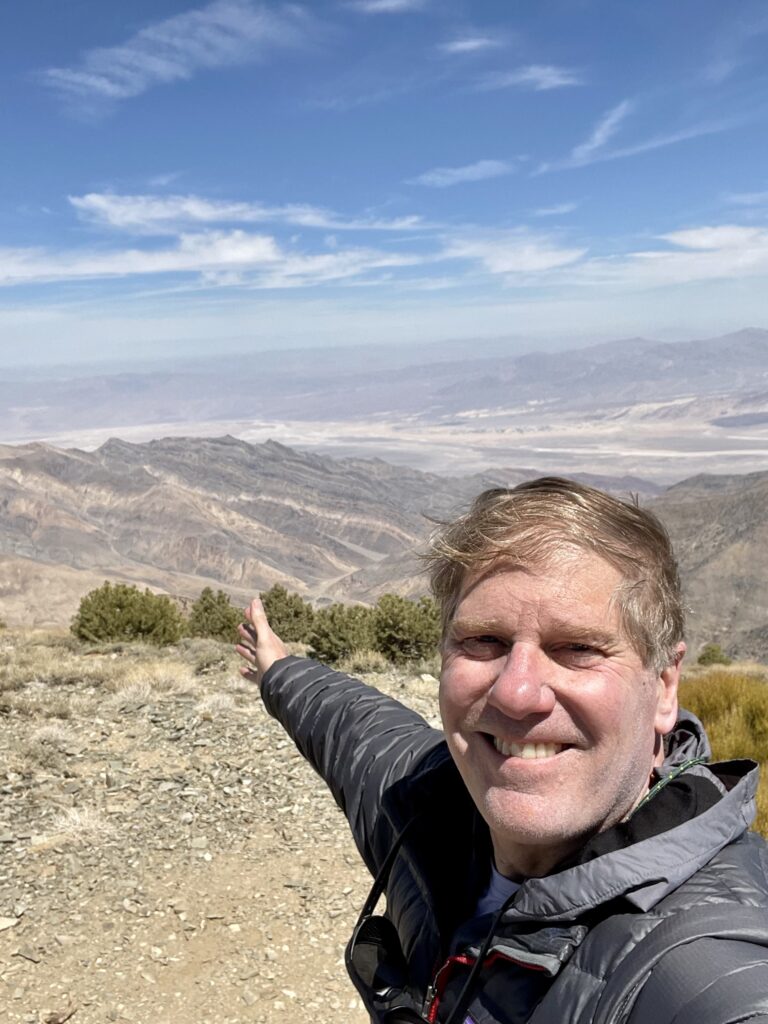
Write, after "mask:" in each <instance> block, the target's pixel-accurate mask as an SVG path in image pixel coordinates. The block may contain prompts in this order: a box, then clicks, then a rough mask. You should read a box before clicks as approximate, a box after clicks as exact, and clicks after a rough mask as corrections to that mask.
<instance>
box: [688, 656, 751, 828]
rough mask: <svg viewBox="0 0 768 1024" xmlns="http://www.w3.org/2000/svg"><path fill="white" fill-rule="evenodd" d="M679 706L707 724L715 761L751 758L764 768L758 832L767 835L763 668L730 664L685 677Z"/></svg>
mask: <svg viewBox="0 0 768 1024" xmlns="http://www.w3.org/2000/svg"><path fill="white" fill-rule="evenodd" d="M680 703H681V704H682V705H683V706H684V707H686V708H688V709H689V710H691V711H693V713H694V714H695V715H698V716H699V718H700V719H701V720H702V722H703V723H704V726H705V727H706V730H707V733H708V734H709V739H710V742H711V744H712V753H713V756H714V759H715V760H718V761H721V760H722V761H729V760H732V759H736V758H742V757H749V758H752V759H753V760H755V761H758V762H759V763H760V764H761V765H762V766H763V771H762V773H761V774H762V777H761V780H760V787H759V789H758V793H757V819H756V822H755V828H756V829H757V830H758V831H759V832H761V833H762V834H763V835H765V836H768V770H767V769H766V763H768V684H767V683H766V670H765V667H764V666H756V665H747V666H744V665H741V666H735V665H728V666H717V667H716V668H710V669H708V670H707V671H706V672H697V673H695V674H687V675H686V678H685V680H684V681H683V684H682V686H681V687H680Z"/></svg>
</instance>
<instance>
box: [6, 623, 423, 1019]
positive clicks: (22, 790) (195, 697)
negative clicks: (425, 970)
mask: <svg viewBox="0 0 768 1024" xmlns="http://www.w3.org/2000/svg"><path fill="white" fill-rule="evenodd" d="M236 665H237V662H236V660H235V659H234V657H233V656H232V655H231V654H230V652H229V649H228V648H226V647H224V646H222V645H217V644H215V643H213V642H207V641H196V642H195V641H187V642H186V646H184V645H182V648H180V649H177V650H176V651H170V652H165V653H164V654H163V655H159V654H157V653H156V652H148V651H147V649H145V648H130V647H124V648H120V649H109V648H103V649H97V650H93V651H92V652H90V653H84V652H83V651H81V650H77V649H75V648H74V646H73V645H72V644H71V643H70V642H69V641H67V640H66V638H64V637H62V636H59V637H50V636H43V637H40V636H34V635H29V634H22V633H5V634H0V735H1V736H2V742H1V743H0V1018H1V1019H2V1020H3V1021H6V1022H8V1024H17V1022H24V1024H64V1022H65V1021H66V1020H72V1021H73V1024H97V1022H98V1024H102V1022H126V1024H127V1022H131V1024H181V1022H185V1024H186V1022H188V1021H190V1020H192V1021H198V1022H205V1024H246V1022H248V1024H256V1022H261V1024H264V1022H270V1024H271V1022H275V1024H277V1022H282V1021H286V1022H287V1021H290V1022H291V1024H310V1022H311V1024H364V1022H365V1021H366V1020H367V1017H366V1014H365V1013H364V1012H363V1010H362V1008H361V1004H360V1002H359V999H358V997H357V993H356V992H355V990H354V988H353V987H352V985H351V983H350V982H349V981H348V979H347V977H346V973H345V970H344V966H343V951H344V946H345V944H346V941H347V939H348V937H349V934H350V931H351V927H352V924H353V922H354V920H355V918H356V916H357V913H358V910H359V907H360V906H361V903H362V901H363V899H364V897H365V894H366V893H367V890H368V886H369V884H370V879H369V877H368V875H367V872H366V870H365V868H364V867H363V866H362V863H361V861H360V858H359V855H358V854H357V851H356V849H355V848H354V845H353V843H352V841H351V839H350V837H349V835H348V832H347V828H346V823H345V821H344V819H343V817H342V815H341V813H340V812H339V811H338V809H337V808H336V806H335V804H334V803H333V801H332V799H331V797H330V796H329V794H328V793H327V791H326V790H325V787H324V785H323V783H322V782H321V780H320V779H319V778H318V777H317V776H316V775H315V774H314V773H313V772H312V770H311V769H310V768H309V767H308V766H307V765H306V764H305V763H304V762H303V760H302V758H301V757H300V755H299V754H298V753H297V751H296V750H295V748H294V746H293V744H292V743H291V742H290V741H289V740H288V739H287V738H286V736H285V735H284V733H283V732H282V730H281V729H280V727H279V726H278V725H277V724H276V723H275V722H274V721H273V720H272V719H270V718H269V717H268V715H267V714H266V712H265V711H264V709H263V707H262V705H261V701H260V700H259V698H258V695H257V694H256V693H255V692H254V688H253V687H252V686H251V685H249V684H245V683H244V682H243V680H242V679H241V678H240V676H239V675H238V674H237V669H236ZM369 681H373V682H374V683H375V684H376V685H378V686H380V687H381V688H382V689H384V690H386V691H387V692H390V693H392V694H393V695H395V696H398V697H399V698H401V699H403V700H404V701H405V702H406V703H409V704H411V705H412V706H413V707H415V708H416V709H417V710H418V711H420V712H421V713H422V714H424V715H425V716H426V717H428V718H429V719H430V720H431V721H435V720H436V719H435V715H436V707H435V704H436V701H435V696H436V686H435V684H434V680H430V679H429V678H419V677H408V676H406V675H404V674H399V673H396V672H394V671H389V672H387V673H384V674H379V675H376V676H371V677H370V679H369Z"/></svg>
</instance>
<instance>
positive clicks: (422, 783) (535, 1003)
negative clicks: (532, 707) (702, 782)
mask: <svg viewBox="0 0 768 1024" xmlns="http://www.w3.org/2000/svg"><path fill="white" fill-rule="evenodd" d="M262 696H263V698H264V702H265V704H266V707H267V709H268V710H269V712H270V713H271V714H272V715H274V716H275V717H276V718H277V719H278V720H279V721H280V722H281V724H282V725H283V726H284V727H285V729H286V730H287V732H288V733H289V734H290V735H291V737H292V738H293V739H294V741H295V743H296V745H297V747H298V748H299V750H300V751H301V753H302V754H303V755H304V756H305V757H306V758H307V760H309V762H310V763H311V764H312V765H313V766H314V768H315V769H316V770H317V771H318V772H319V773H320V775H321V776H322V777H323V778H324V779H325V781H326V782H327V784H328V786H329V787H330V789H331V791H332V793H333V795H334V797H335V799H336V801H337V803H338V804H339V806H340V807H341V809H342V810H343V811H344V813H345V814H346V816H347V819H348V820H349V824H350V827H351V829H352V833H353V835H354V838H355V842H356V843H357V846H358V848H359V850H360V853H361V855H362V856H363V858H364V860H365V862H366V864H367V866H368V868H369V870H370V871H371V873H372V874H373V875H379V876H380V877H382V884H384V882H386V898H387V904H386V906H387V910H386V919H381V918H372V919H371V920H370V921H369V923H368V924H367V925H365V926H364V928H363V933H362V935H361V937H362V938H365V940H366V941H365V942H363V943H358V944H357V945H356V949H355V952H354V954H353V955H352V956H351V958H350V957H348V966H350V967H351V973H352V976H353V980H354V981H355V984H356V985H357V987H358V989H359V991H360V992H361V995H362V996H363V998H364V1000H365V1003H366V1006H367V1008H368V1010H369V1012H370V1014H371V1017H372V1020H374V1021H377V1022H378V1021H380V1022H384V1021H392V1022H393V1024H395V1022H400V1021H418V1020H428V1021H434V1022H435V1024H442V1022H444V1021H447V1020H449V1018H450V1020H451V1024H465V1022H469V1024H566V1022H574V1024H575V1022H592V1021H595V1022H597V1021H598V1020H600V1021H607V1020H609V1019H610V1020H611V1021H619V1020H621V1021H624V1020H628V1021H629V1024H737V1022H746V1021H749V1022H751V1024H768V947H767V946H766V944H768V852H766V844H765V842H764V841H763V840H762V839H760V838H759V837H757V836H756V835H754V834H752V833H749V832H747V831H746V830H747V829H748V827H749V824H750V823H751V821H752V818H753V816H754V794H755V789H756V785H757V769H756V766H755V765H754V763H753V762H748V761H734V762H727V763H725V764H722V765H708V766H703V765H700V766H697V767H694V768H691V769H689V771H691V772H693V773H698V774H700V775H702V776H706V778H707V779H709V780H710V781H711V782H713V783H714V784H715V785H716V786H717V789H718V791H719V792H720V793H721V794H722V795H721V797H720V799H719V800H717V801H716V802H715V803H714V805H713V806H710V807H708V808H707V809H705V810H704V811H703V812H702V813H700V814H698V815H697V816H696V817H694V818H692V819H691V820H688V821H684V822H683V823H681V824H679V825H677V826H674V827H672V828H670V829H668V830H667V831H665V832H663V833H662V834H659V835H655V836H653V837H651V838H648V839H645V840H643V841H641V842H636V843H634V844H633V845H630V846H627V847H625V848H622V849H618V850H615V851H612V852H609V853H606V854H605V855H602V856H598V857H596V858H595V859H592V860H589V861H588V862H587V863H580V864H578V865H576V866H574V867H570V868H566V869H564V870H561V871H559V872H557V873H555V874H552V875H549V876H546V877H544V878H532V879H529V880H528V881H526V882H525V883H524V884H523V885H522V886H521V887H520V889H519V890H518V891H517V893H516V894H515V896H514V897H513V899H512V900H511V901H510V902H509V903H508V904H507V905H506V906H505V907H504V908H503V910H502V911H500V912H499V913H498V914H497V915H495V916H494V915H489V916H488V918H487V919H477V920H475V921H473V922H471V925H470V926H469V927H468V928H465V929H461V926H462V924H463V923H464V922H467V920H468V919H470V918H471V917H472V914H473V911H474V907H475V905H476V901H477V898H478V895H479V893H480V892H481V891H482V888H483V885H484V883H485V880H486V879H487V874H488V865H489V864H490V859H491V851H490V841H489V836H488V831H487V828H486V826H485V824H484V822H483V821H482V819H481V818H480V816H479V814H478V813H477V811H476V809H475V807H474V805H473V804H472V802H471V800H470V798H469V795H468V793H467V791H466V789H465V787H464V785H463V783H462V781H461V778H460V776H459V774H458V772H457V770H456V768H455V766H454V765H453V761H452V760H451V758H450V755H449V753H448V750H447V747H446V744H445V742H444V739H443V735H442V733H441V732H439V731H438V730H436V729H433V728H431V727H430V726H429V725H428V724H427V723H426V722H425V721H424V720H423V719H422V718H421V717H420V716H419V715H417V714H415V713H414V712H412V711H410V710H409V709H407V708H405V707H404V706H403V705H401V704H400V703H399V702H397V701H395V700H392V699H390V698H388V697H385V696H383V695H382V694H381V693H380V692H379V691H378V690H375V689H373V688H371V687H368V686H365V685H364V684H363V683H360V682H358V681H357V680H354V679H350V678H349V677H348V676H345V675H343V674H341V673H338V672H333V671H332V670H330V669H328V668H326V667H325V666H323V665H320V664H318V663H317V662H313V661H309V660H306V659H299V658H285V659H283V660H281V661H279V662H277V663H276V664H275V665H274V666H273V667H272V668H271V669H270V670H269V672H267V673H266V675H265V677H264V680H263V682H262ZM701 755H706V756H708V755H709V749H708V745H707V742H706V737H705V736H704V734H703V730H701V727H700V725H699V723H698V722H697V721H696V720H695V719H694V718H693V716H681V721H680V722H679V723H678V727H677V729H676V731H675V733H674V734H673V736H672V743H671V746H670V750H669V754H668V757H667V760H666V761H665V765H664V768H662V769H661V773H662V774H663V773H664V772H670V771H673V770H674V768H675V766H676V765H679V764H680V763H682V762H683V761H686V760H688V759H690V758H692V757H696V756H701ZM393 851H395V852H394V853H393ZM388 858H389V861H391V864H388V863H386V862H387V860H388ZM382 869H384V870H383V872H382ZM383 876H386V877H385V878H384V877H383ZM707 905H711V906H712V907H713V908H714V909H715V910H717V909H719V907H725V908H730V910H726V917H725V920H726V927H723V928H720V929H719V931H718V932H717V934H718V935H719V936H720V937H718V938H712V937H706V938H697V939H696V940H695V941H693V942H684V943H682V944H681V945H679V946H678V947H677V948H675V949H674V950H672V951H669V952H665V955H664V956H662V957H661V959H659V961H658V963H657V964H656V966H655V967H654V968H653V970H652V971H651V972H650V974H649V973H648V971H647V970H646V971H644V972H643V973H642V975H641V977H640V978H639V979H635V980H634V981H633V983H632V992H631V999H630V1000H629V1001H628V1002H627V1003H626V1006H625V1005H624V1004H623V1003H622V1007H621V1008H620V1012H619V1011H617V1012H616V1013H615V1014H614V1015H610V1016H605V1015H604V1014H603V1012H602V1010H601V1009H599V1005H600V998H601V996H602V995H603V993H604V990H605V988H606V983H607V982H608V981H609V980H610V978H611V976H612V975H613V974H614V972H619V971H621V969H622V965H624V967H625V968H626V966H627V964H629V963H630V961H631V953H632V951H633V949H636V948H638V952H639V947H638V944H639V943H641V941H642V940H643V939H644V938H645V937H646V936H649V935H650V933H651V932H655V929H657V928H660V929H661V930H660V931H659V932H656V933H655V935H656V938H657V939H658V938H660V937H662V936H664V935H665V934H668V933H669V934H671V933H672V930H673V929H674V928H675V927H679V925H680V923H681V922H683V923H684V922H685V920H686V914H688V916H690V912H692V911H694V909H695V908H701V907H703V906H707ZM715 905H717V906H715ZM731 915H732V916H731ZM731 919H732V920H733V921H734V927H733V928H731V927H730V926H729V925H728V924H727V922H728V921H730V920H731ZM665 930H666V931H665ZM371 934H373V936H374V939H375V940H376V941H375V942H374V944H373V945H372V946H370V945H368V939H369V938H370V937H371ZM457 934H458V935H459V936H461V937H462V942H461V945H460V947H459V948H458V949H456V948H452V942H454V939H455V937H456V935H457ZM750 937H753V938H754V941H748V939H749V938H750ZM454 945H455V942H454ZM662 948H665V947H664V944H663V942H662ZM382 949H384V950H385V951H386V955H385V956H383V957H382ZM361 951H362V956H361V955H360V953H361ZM478 955H479V957H480V960H481V963H480V964H479V965H478V966H477V967H476V968H475V971H474V972H473V974H472V978H471V979H470V986H469V988H470V990H469V991H468V992H466V993H464V994H463V995H462V996H460V994H459V993H461V991H462V989H463V988H464V985H465V982H466V981H467V978H468V975H469V972H470V970H471V968H472V965H473V963H474V962H475V960H476V959H477V958H478ZM371 959H373V961H375V962H373V963H372V962H371ZM636 959H637V957H636ZM361 964H362V966H361ZM625 973H626V972H625ZM459 999H461V1007H460V1009H461V1011H462V1012H461V1015H460V1017H459V1018H458V1021H457V1019H456V1014H454V1013H452V1010H453V1009H454V1008H455V1007H456V1002H457V1000H459Z"/></svg>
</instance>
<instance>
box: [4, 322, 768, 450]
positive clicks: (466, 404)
mask: <svg viewBox="0 0 768 1024" xmlns="http://www.w3.org/2000/svg"><path fill="white" fill-rule="evenodd" d="M498 347H499V345H498V343H496V344H495V346H494V348H495V349H496V350H498ZM456 351H457V349H456V348H455V347H453V348H452V347H451V346H445V351H443V352H441V350H440V348H439V347H438V346H432V347H431V349H430V357H429V360H428V361H425V362H423V363H418V362H414V361H413V356H411V357H410V358H409V359H408V360H407V365H401V366H397V365H394V366H393V365H390V363H391V360H390V361H389V362H388V361H387V360H386V359H385V358H384V356H383V355H382V354H381V353H379V354H378V355H376V357H375V358H374V357H373V356H372V358H371V359H370V361H369V364H366V361H365V348H364V346H358V347H356V348H354V349H353V350H350V352H349V354H348V355H346V356H345V350H343V349H335V350H334V351H333V358H328V359H325V360H324V359H318V358H317V353H314V356H315V358H311V357H310V354H309V353H308V354H307V355H306V356H305V358H304V359H301V358H299V356H297V354H296V353H291V352H288V353H286V354H285V356H284V359H283V361H282V362H281V361H280V359H279V357H278V356H277V355H276V354H275V353H269V354H268V355H269V358H266V357H265V358H264V359H263V361H262V360H260V358H259V354H258V353H255V354H252V355H250V356H245V355H244V356H242V357H241V358H240V359H239V360H238V361H237V362H236V364H235V367H234V370H233V365H232V363H231V361H230V360H222V361H219V362H211V363H210V364H206V365H201V364H199V363H197V364H196V363H192V364H190V366H189V367H188V368H186V369H185V368H180V369H178V370H171V369H161V370H159V371H158V370H156V371H151V372H142V373H138V372H137V373H130V372H122V373H118V374H108V373H103V374H98V375H92V376H88V377H78V376H72V377H69V378H66V377H61V376H58V377H57V378H56V379H51V380H45V379H41V378H40V377H39V376H37V377H35V378H34V379H29V380H17V379H13V380H11V379H8V380H6V381H3V380H2V374H0V438H5V439H7V440H9V441H12V440H20V439H23V438H27V437H42V436H47V435H52V434H55V433H57V432H61V431H63V430H68V431H74V430H85V429H89V428H95V427H99V428H104V427H128V426H131V425H135V424H142V423H174V422H177V421H179V420H182V421H183V422H188V423H193V422H208V421H212V422H215V421H220V420H231V419H232V418H233V417H238V418H241V419H243V420H247V419H254V418H255V419H261V420H263V419H279V420H286V419H288V420H299V421H301V420H304V421H306V420H330V419H341V420H354V419H359V418H366V417H370V416H381V415H387V416H391V417H398V416H411V417H416V418H417V419H419V420H423V421H424V422H429V423H431V422H439V421H440V420H442V419H444V418H445V417H450V416H453V415H456V414H461V413H465V412H467V411H468V410H476V409H494V408H502V409H512V408H518V407H519V410H518V411H525V409H526V408H529V411H530V412H531V413H532V414H535V413H536V409H537V408H538V407H542V406H543V407H545V408H548V409H553V410H557V411H558V412H559V413H562V412H564V411H567V410H592V411H594V412H597V413H599V412H600V411H601V410H603V411H604V410H609V409H612V408H615V407H618V406H621V405H626V404H627V403H629V404H634V403H637V402H643V401H660V400H666V399H674V398H679V397H684V396H689V397H691V396H706V395H715V394H720V395H732V396H735V395H745V394H752V395H753V396H755V395H758V394H759V393H760V392H761V391H763V392H766V393H768V330H761V329H757V328H747V329H744V330H741V331H737V332H735V333H733V334H728V335H723V336H721V337H718V338H710V339H704V340H695V341H681V342H655V341H649V340H647V339H644V338H630V339H622V340H619V341H614V342H602V343H600V344H597V345H591V346H589V347H586V348H580V349H566V350H564V351H547V352H529V353H525V354H523V355H516V356H504V355H499V354H498V351H497V353H496V354H494V355H484V354H483V343H482V341H479V342H478V344H477V347H476V353H477V354H474V355H472V356H471V357H470V356H467V355H466V352H465V350H462V349H460V350H458V351H460V352H464V354H463V355H461V356H459V357H457V356H456ZM403 358H404V357H403ZM310 367H311V369H310Z"/></svg>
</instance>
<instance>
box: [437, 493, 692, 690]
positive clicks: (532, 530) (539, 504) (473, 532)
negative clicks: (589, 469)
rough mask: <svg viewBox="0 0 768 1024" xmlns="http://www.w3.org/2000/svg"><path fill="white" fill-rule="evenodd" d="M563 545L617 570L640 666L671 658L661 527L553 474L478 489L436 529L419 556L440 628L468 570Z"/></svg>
mask: <svg viewBox="0 0 768 1024" xmlns="http://www.w3.org/2000/svg"><path fill="white" fill-rule="evenodd" d="M567 547H576V548H581V549H583V550H586V551H592V552H594V553H596V554H598V555H599V556H600V557H601V558H603V559H605V561H606V562H608V563H609V564H610V565H611V566H613V567H614V568H615V569H616V570H617V571H618V572H619V573H620V574H621V576H622V578H623V582H622V584H621V585H620V587H619V589H618V591H617V593H616V595H615V600H616V602H617V605H618V608H619V615H620V621H621V626H622V629H623V631H624V633H625V635H626V637H627V639H628V640H629V641H630V643H631V644H632V646H633V647H634V649H635V650H636V651H637V653H638V654H639V656H640V657H641V658H642V661H643V664H644V665H646V666H647V667H653V668H654V669H656V670H658V671H661V669H662V668H664V667H665V666H667V665H669V664H672V663H673V662H674V661H675V660H676V658H677V648H678V644H679V643H680V641H681V640H682V639H683V633H684V627H685V615H684V611H683V605H682V600H681V595H680V578H679V575H678V569H677V562H676V560H675V556H674V552H673V551H672V543H671V541H670V539H669V535H668V533H667V531H666V530H665V528H664V527H663V526H662V524H661V522H660V521H659V520H658V519H657V518H656V516H655V515H653V513H652V512H649V511H648V510H647V509H642V508H640V507H639V505H638V504H637V503H636V502H629V501H621V500H620V499H618V498H614V497H612V496H611V495H609V494H606V493H605V492H604V491H599V490H596V489H595V488H594V487H587V486H586V485H585V484H580V483H577V482H576V481H574V480H565V479H562V478H560V477H541V478H540V479H538V480H530V481H528V482H527V483H524V484H520V485H519V486H517V487H513V488H511V489H509V490H507V489H493V490H489V491H484V492H483V493H482V494H480V495H479V496H478V497H477V498H476V499H475V500H474V502H473V503H472V505H471V507H470V509H469V510H468V511H467V512H466V513H465V514H464V515H461V516H459V517H458V518H457V519H455V520H453V521H450V522H445V523H441V524H440V525H439V526H438V528H437V529H436V530H435V531H434V532H433V534H432V536H431V538H430V542H429V548H428V551H427V552H426V554H425V556H424V560H425V562H426V565H427V569H428V572H429V576H430V582H431V586H432V592H433V593H434V595H435V597H436V599H437V601H438V603H439V604H440V608H441V614H442V620H443V631H445V629H446V627H447V626H448V625H449V623H450V621H451V619H452V618H453V615H454V613H455V611H456V606H457V604H458V601H459V596H460V593H461V589H462V586H463V584H464V581H465V580H466V578H467V577H468V576H470V575H474V574H477V573H481V572H483V571H485V570H487V569H488V568H489V567H490V566H491V565H492V564H493V563H495V562H509V563H511V564H514V565H517V566H520V567H523V568H532V567H536V566H540V565H542V564H543V563H546V562H548V561H550V560H551V559H552V558H553V557H554V556H555V555H556V554H557V553H558V552H560V551H562V550H563V549H564V548H567Z"/></svg>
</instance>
